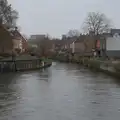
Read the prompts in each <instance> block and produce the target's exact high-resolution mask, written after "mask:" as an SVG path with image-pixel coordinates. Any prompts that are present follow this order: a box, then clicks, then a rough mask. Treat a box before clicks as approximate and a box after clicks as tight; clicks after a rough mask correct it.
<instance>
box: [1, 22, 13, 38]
mask: <svg viewBox="0 0 120 120" xmlns="http://www.w3.org/2000/svg"><path fill="white" fill-rule="evenodd" d="M0 28H1V29H3V30H4V31H6V33H7V34H8V35H9V36H10V38H11V39H12V37H13V36H12V34H11V33H10V32H9V31H8V29H7V28H6V26H4V25H3V24H2V25H0Z"/></svg>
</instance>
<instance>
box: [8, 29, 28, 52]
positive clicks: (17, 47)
mask: <svg viewBox="0 0 120 120" xmlns="http://www.w3.org/2000/svg"><path fill="white" fill-rule="evenodd" d="M10 32H11V34H12V36H13V51H14V52H20V53H24V52H26V51H27V49H28V43H27V40H26V39H25V38H24V37H23V36H22V35H21V33H20V32H19V31H18V29H17V28H16V29H15V30H12V31H10Z"/></svg>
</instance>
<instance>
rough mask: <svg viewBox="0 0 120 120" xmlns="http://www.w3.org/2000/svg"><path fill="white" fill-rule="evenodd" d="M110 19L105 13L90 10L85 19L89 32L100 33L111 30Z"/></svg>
mask: <svg viewBox="0 0 120 120" xmlns="http://www.w3.org/2000/svg"><path fill="white" fill-rule="evenodd" d="M110 26H111V24H110V20H109V19H108V18H107V17H106V16H105V14H103V13H99V12H90V13H88V16H87V18H86V20H85V27H86V28H87V30H88V31H89V32H93V33H94V35H98V34H101V33H104V32H108V31H109V30H110Z"/></svg>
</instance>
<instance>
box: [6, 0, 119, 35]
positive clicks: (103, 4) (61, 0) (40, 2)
mask: <svg viewBox="0 0 120 120" xmlns="http://www.w3.org/2000/svg"><path fill="white" fill-rule="evenodd" d="M8 1H10V3H12V5H13V7H14V8H15V9H17V11H18V12H19V17H20V18H19V20H18V25H20V27H21V31H22V32H23V33H25V34H27V35H30V34H43V33H48V34H50V35H51V36H53V37H60V36H61V34H64V33H66V32H67V31H68V30H69V29H79V30H81V27H82V24H83V21H84V19H85V17H86V14H87V13H88V12H93V11H99V12H103V13H105V14H106V16H107V17H108V18H110V19H111V20H112V21H113V24H114V26H115V27H117V28H120V17H119V4H120V1H119V0H8Z"/></svg>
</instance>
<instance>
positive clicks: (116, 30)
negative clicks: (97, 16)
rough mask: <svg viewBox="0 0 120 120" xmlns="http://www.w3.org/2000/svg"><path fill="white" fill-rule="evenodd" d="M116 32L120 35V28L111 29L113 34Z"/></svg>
mask: <svg viewBox="0 0 120 120" xmlns="http://www.w3.org/2000/svg"><path fill="white" fill-rule="evenodd" d="M115 33H118V34H119V35H120V29H111V34H112V35H114V34H115Z"/></svg>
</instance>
